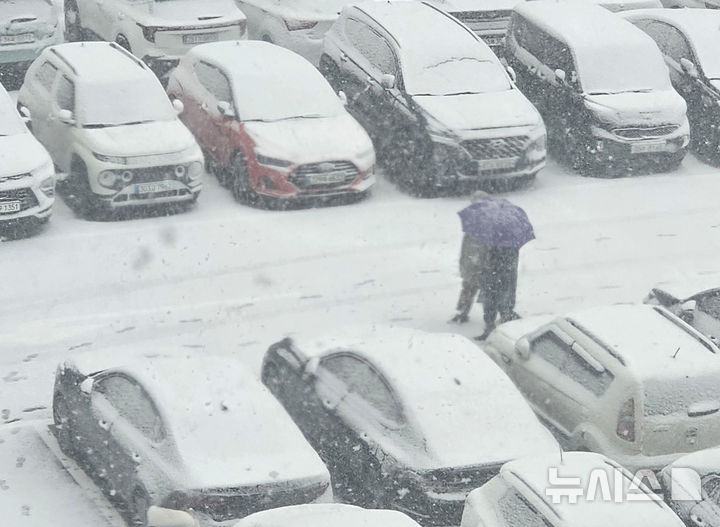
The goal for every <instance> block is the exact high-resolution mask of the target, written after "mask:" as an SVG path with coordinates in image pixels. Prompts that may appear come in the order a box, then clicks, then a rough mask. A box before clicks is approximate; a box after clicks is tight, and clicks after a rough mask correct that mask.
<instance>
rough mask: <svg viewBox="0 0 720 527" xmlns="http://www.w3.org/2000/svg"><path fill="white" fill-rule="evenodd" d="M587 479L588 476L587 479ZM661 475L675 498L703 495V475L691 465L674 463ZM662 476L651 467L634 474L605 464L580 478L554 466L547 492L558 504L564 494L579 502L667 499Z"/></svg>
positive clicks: (670, 493)
mask: <svg viewBox="0 0 720 527" xmlns="http://www.w3.org/2000/svg"><path fill="white" fill-rule="evenodd" d="M668 476H669V477H668ZM583 479H585V482H584V483H583ZM628 479H629V480H630V481H628ZM660 479H662V480H663V481H664V482H665V484H666V485H667V490H668V491H669V495H670V499H671V500H672V501H685V500H693V501H700V500H701V499H702V494H701V490H700V489H701V482H700V475H699V474H698V473H697V472H696V471H695V470H693V469H691V468H685V467H671V468H669V469H666V471H664V472H663V475H662V476H661V477H660ZM660 479H658V476H657V475H656V473H655V472H654V471H652V470H650V469H642V470H638V471H637V472H635V473H634V474H628V473H626V474H623V473H622V472H621V471H619V470H612V471H609V470H608V469H607V467H605V468H598V469H596V470H592V471H590V473H589V474H588V476H587V477H586V478H580V477H579V476H571V475H562V476H561V475H560V473H559V467H550V468H549V469H548V487H547V488H546V489H545V494H546V495H547V496H549V497H550V498H551V501H552V503H554V504H556V505H557V504H559V503H561V502H562V500H563V498H566V499H567V500H568V503H571V504H574V503H577V502H578V500H580V499H582V500H583V501H612V502H615V503H623V502H626V501H663V495H664V494H665V492H664V490H665V486H664V485H663V484H662V483H661V481H660Z"/></svg>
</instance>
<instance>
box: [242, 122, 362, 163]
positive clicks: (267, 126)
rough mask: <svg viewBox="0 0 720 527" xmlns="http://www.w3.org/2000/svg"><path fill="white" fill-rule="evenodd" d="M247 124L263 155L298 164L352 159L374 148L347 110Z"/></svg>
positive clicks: (246, 128) (248, 130)
mask: <svg viewBox="0 0 720 527" xmlns="http://www.w3.org/2000/svg"><path fill="white" fill-rule="evenodd" d="M244 126H245V131H246V132H247V133H248V134H249V135H250V137H251V138H252V139H253V141H255V143H256V145H257V149H258V150H259V151H260V152H262V154H263V155H266V156H269V157H275V158H279V159H286V160H288V161H291V162H293V163H296V164H304V163H319V162H323V161H336V160H342V159H347V160H351V161H352V160H355V158H357V156H358V155H360V154H363V153H365V152H367V151H368V150H370V149H371V148H372V142H371V141H370V138H369V137H368V135H367V133H366V132H365V130H364V129H363V128H362V127H361V126H360V125H359V124H358V123H357V121H355V119H353V118H352V117H351V116H350V115H349V114H347V113H345V112H343V113H341V114H339V115H336V116H333V117H318V118H299V119H284V120H282V121H272V122H263V121H248V122H245V124H244Z"/></svg>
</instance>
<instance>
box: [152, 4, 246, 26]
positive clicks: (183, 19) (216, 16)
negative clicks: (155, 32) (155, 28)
mask: <svg viewBox="0 0 720 527" xmlns="http://www.w3.org/2000/svg"><path fill="white" fill-rule="evenodd" d="M138 8H142V9H144V10H145V11H146V12H147V15H146V16H145V17H143V18H144V19H145V20H144V21H148V22H156V23H158V24H159V25H168V24H177V25H191V24H192V25H214V24H222V23H229V22H232V21H238V20H244V19H245V15H244V14H243V13H242V11H240V9H238V7H237V6H236V5H235V2H233V0H165V1H163V2H149V3H147V4H143V5H140V6H138Z"/></svg>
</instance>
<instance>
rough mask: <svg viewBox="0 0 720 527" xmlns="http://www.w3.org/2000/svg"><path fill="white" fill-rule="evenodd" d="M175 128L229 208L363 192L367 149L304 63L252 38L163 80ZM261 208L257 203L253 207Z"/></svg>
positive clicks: (197, 57) (218, 48)
mask: <svg viewBox="0 0 720 527" xmlns="http://www.w3.org/2000/svg"><path fill="white" fill-rule="evenodd" d="M168 94H169V95H170V97H172V98H175V99H177V100H180V101H182V103H183V105H184V108H185V110H184V112H183V113H182V115H181V119H182V120H183V122H184V123H185V124H186V125H187V126H188V127H189V128H190V130H192V132H193V133H194V134H195V137H196V138H197V140H198V142H199V143H200V145H201V146H202V147H203V149H204V150H205V156H206V159H207V161H208V164H209V166H210V168H211V170H212V171H213V172H215V174H217V176H218V179H220V181H221V182H223V183H225V184H227V185H228V186H230V187H231V188H232V191H233V195H234V196H235V198H236V199H237V200H238V201H244V202H249V203H255V202H258V201H259V200H260V198H262V199H267V198H270V199H289V198H298V197H313V196H314V197H318V196H322V197H324V196H333V195H340V194H345V195H355V196H358V197H362V196H365V195H367V194H368V192H369V191H370V188H371V187H372V185H373V184H374V182H375V151H374V149H373V145H372V141H370V138H369V137H368V135H367V133H366V132H365V130H363V128H362V126H360V124H358V123H357V121H355V119H354V118H353V117H352V116H351V115H350V114H349V113H348V112H347V110H345V107H344V106H343V104H342V102H341V100H340V98H339V97H338V95H337V94H335V93H334V92H333V90H332V88H331V87H330V85H329V84H328V83H327V81H326V80H325V79H324V78H323V76H322V75H321V74H320V73H319V72H318V70H317V69H316V68H315V67H314V66H313V65H312V64H310V63H309V62H308V61H307V60H305V59H304V58H302V57H301V56H299V55H297V54H296V53H294V52H292V51H290V50H287V49H284V48H281V47H280V46H276V45H274V44H270V43H268V42H260V41H236V42H218V43H214V44H203V45H200V46H197V47H196V48H194V49H193V50H192V51H190V52H189V53H188V54H187V55H186V56H185V57H183V59H182V60H181V61H180V65H179V66H178V67H177V68H176V69H175V70H173V72H172V74H171V75H170V78H169V80H168ZM260 201H262V200H260Z"/></svg>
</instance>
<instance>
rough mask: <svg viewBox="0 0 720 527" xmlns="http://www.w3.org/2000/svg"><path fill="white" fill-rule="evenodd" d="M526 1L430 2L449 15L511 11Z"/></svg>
mask: <svg viewBox="0 0 720 527" xmlns="http://www.w3.org/2000/svg"><path fill="white" fill-rule="evenodd" d="M523 1H524V0H482V1H479V0H430V4H432V5H435V6H437V7H439V8H440V9H442V10H444V11H448V12H449V13H458V12H468V11H500V10H502V11H510V10H511V9H512V8H513V7H515V6H516V5H517V4H520V3H522V2H523Z"/></svg>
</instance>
